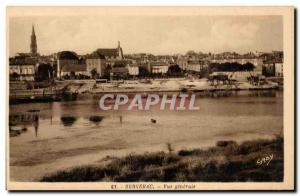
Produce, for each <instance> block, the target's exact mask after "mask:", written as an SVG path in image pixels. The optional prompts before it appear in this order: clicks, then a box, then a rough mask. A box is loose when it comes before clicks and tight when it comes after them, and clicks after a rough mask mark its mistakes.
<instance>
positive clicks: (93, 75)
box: [91, 69, 98, 79]
mask: <svg viewBox="0 0 300 196" xmlns="http://www.w3.org/2000/svg"><path fill="white" fill-rule="evenodd" d="M97 75H98V73H97V70H96V69H92V70H91V76H92V78H93V79H96V78H97Z"/></svg>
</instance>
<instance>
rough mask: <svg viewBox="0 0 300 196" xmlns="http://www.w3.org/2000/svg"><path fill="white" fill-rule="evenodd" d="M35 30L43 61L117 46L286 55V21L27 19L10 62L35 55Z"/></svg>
mask: <svg viewBox="0 0 300 196" xmlns="http://www.w3.org/2000/svg"><path fill="white" fill-rule="evenodd" d="M33 24H34V27H35V33H36V37H37V46H38V53H40V54H42V55H48V54H52V53H55V52H59V51H63V50H71V51H75V52H76V53H77V54H87V53H91V52H93V51H95V50H96V49H97V48H116V47H117V43H118V41H120V42H121V47H122V48H123V52H124V54H132V53H152V54H155V55H157V54H162V55H163V54H185V53H186V52H187V51H189V50H194V51H196V52H200V51H201V52H205V53H207V52H212V53H220V52H238V53H241V54H243V53H247V52H250V51H252V52H255V51H261V52H270V51H272V50H283V20H282V16H257V15H256V16H249V15H248V16H246V15H245V16H237V15H236V16H234V15H232V16H230V15H229V16H228V15H226V16H204V15H199V16H148V15H147V16H138V17H137V16H99V15H97V16H96V15H95V16H92V15H87V16H26V17H11V18H9V55H10V56H13V55H15V54H16V53H18V52H29V51H30V35H31V31H32V25H33Z"/></svg>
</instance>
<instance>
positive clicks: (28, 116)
mask: <svg viewBox="0 0 300 196" xmlns="http://www.w3.org/2000/svg"><path fill="white" fill-rule="evenodd" d="M31 126H33V127H34V129H35V135H36V137H37V135H38V127H39V110H28V111H27V112H24V113H19V114H13V115H9V136H10V137H15V136H18V135H20V134H21V133H23V132H26V131H27V127H31Z"/></svg>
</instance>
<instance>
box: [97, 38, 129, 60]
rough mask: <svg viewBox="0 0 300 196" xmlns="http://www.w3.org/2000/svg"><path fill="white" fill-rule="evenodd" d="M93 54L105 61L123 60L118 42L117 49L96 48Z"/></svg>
mask: <svg viewBox="0 0 300 196" xmlns="http://www.w3.org/2000/svg"><path fill="white" fill-rule="evenodd" d="M95 52H96V53H98V55H100V56H101V57H102V58H103V59H105V60H107V61H114V60H122V59H123V58H124V56H123V49H122V48H121V45H120V42H118V47H117V48H98V49H97V50H96V51H95Z"/></svg>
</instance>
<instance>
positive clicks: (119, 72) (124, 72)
mask: <svg viewBox="0 0 300 196" xmlns="http://www.w3.org/2000/svg"><path fill="white" fill-rule="evenodd" d="M129 63H130V62H129V61H128V60H117V61H114V63H113V64H112V69H111V72H110V74H111V77H112V78H113V79H125V78H127V77H128V75H129V70H128V65H129Z"/></svg>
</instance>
